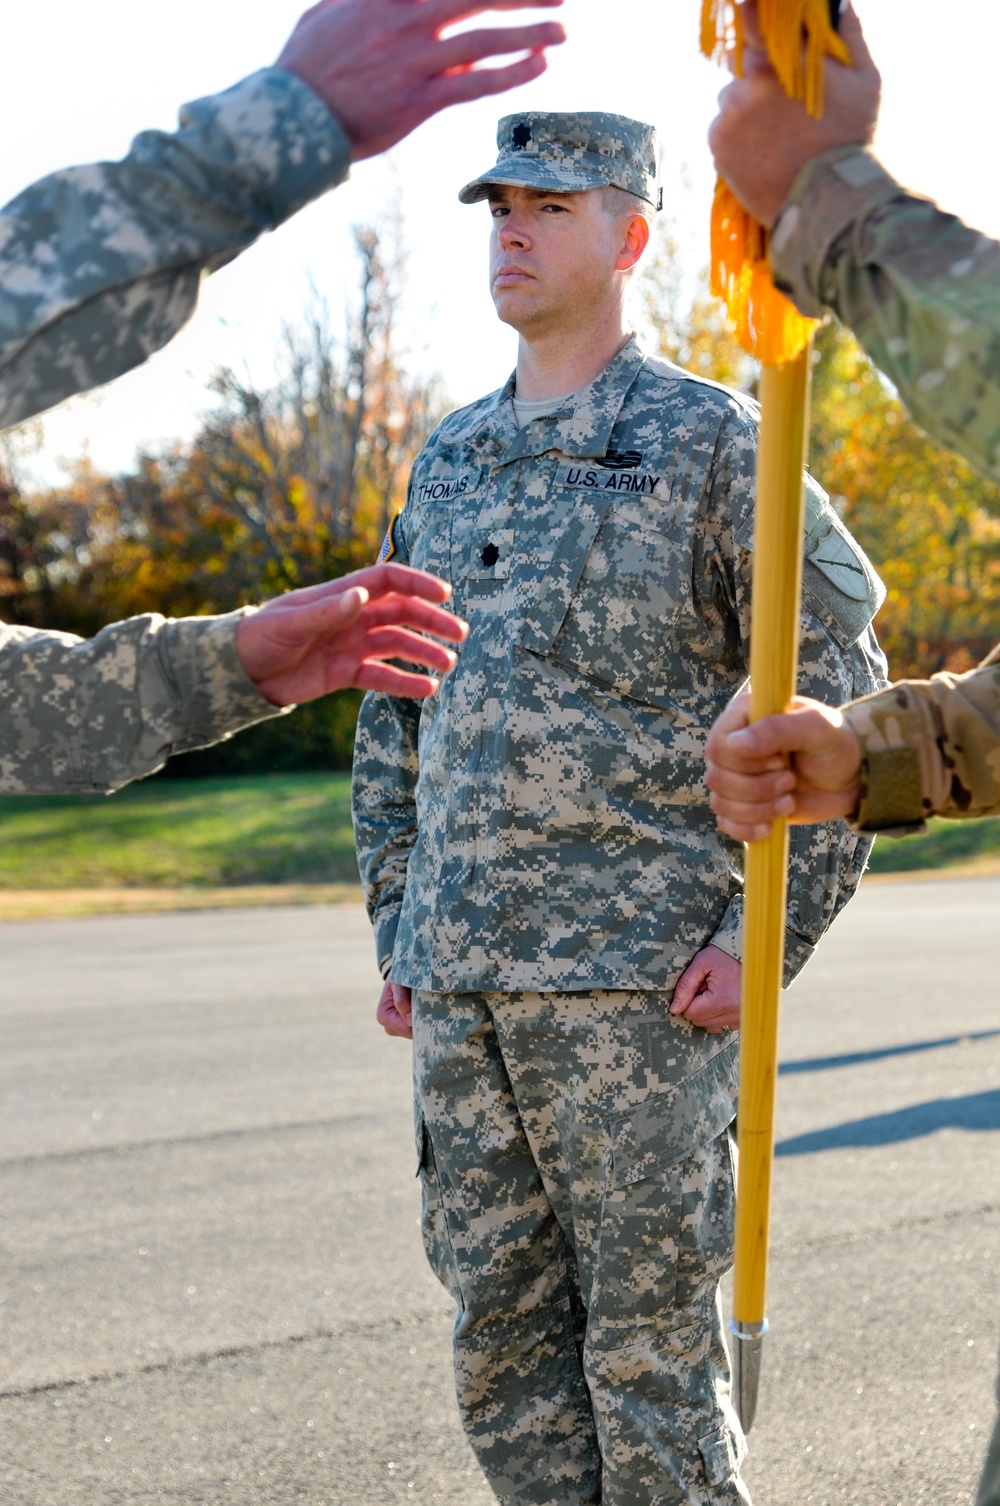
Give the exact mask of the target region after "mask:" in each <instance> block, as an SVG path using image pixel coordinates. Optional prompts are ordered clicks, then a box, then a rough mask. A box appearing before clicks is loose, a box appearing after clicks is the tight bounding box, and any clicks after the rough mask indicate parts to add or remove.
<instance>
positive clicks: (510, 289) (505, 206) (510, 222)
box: [489, 185, 622, 339]
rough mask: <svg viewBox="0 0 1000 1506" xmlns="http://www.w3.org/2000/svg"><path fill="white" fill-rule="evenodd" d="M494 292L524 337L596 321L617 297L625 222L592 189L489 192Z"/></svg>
mask: <svg viewBox="0 0 1000 1506" xmlns="http://www.w3.org/2000/svg"><path fill="white" fill-rule="evenodd" d="M489 204H490V213H491V215H492V216H493V229H492V234H491V236H490V292H491V293H492V294H493V302H494V304H495V305H496V311H497V314H498V315H499V317H500V318H501V319H502V320H503V322H504V323H505V324H510V325H512V326H513V327H514V329H516V330H517V331H518V332H519V334H521V335H523V336H524V337H525V338H528V339H530V338H532V336H540V335H543V334H545V333H547V332H549V331H551V330H554V329H558V328H560V327H561V326H563V325H567V326H568V325H574V326H575V327H577V328H579V326H580V323H581V321H582V322H583V323H584V325H586V324H588V323H591V322H593V323H595V324H596V323H597V322H598V321H599V320H601V319H602V318H603V316H604V314H605V311H606V309H607V307H608V306H609V304H610V303H613V301H614V299H615V298H616V297H617V296H618V288H619V268H618V262H619V259H620V251H621V244H622V227H621V223H620V222H616V221H615V220H614V219H613V218H612V217H611V216H610V215H608V214H607V213H606V212H605V210H604V208H603V205H602V200H601V193H600V190H596V191H594V192H591V193H541V192H539V191H538V190H537V189H532V188H513V187H505V186H502V185H497V186H496V187H494V188H492V189H491V190H490V200H489Z"/></svg>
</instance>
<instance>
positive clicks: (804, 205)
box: [771, 147, 1000, 478]
mask: <svg viewBox="0 0 1000 1506" xmlns="http://www.w3.org/2000/svg"><path fill="white" fill-rule="evenodd" d="M771 265H772V268H773V271H774V277H775V281H776V282H777V283H778V285H779V286H780V287H781V288H782V289H783V290H784V291H785V292H786V293H788V295H789V296H790V297H791V298H792V299H793V300H794V302H795V303H796V304H797V305H798V307H799V308H800V309H801V310H802V311H803V312H804V313H807V314H812V315H817V316H818V315H819V314H821V313H822V311H823V308H824V307H829V308H832V309H833V311H834V312H835V313H836V314H837V315H838V317H839V318H840V319H841V320H842V321H843V323H844V324H846V325H848V326H849V328H850V329H852V330H853V331H854V334H855V335H856V336H857V338H858V339H859V340H860V342H861V344H862V345H863V346H864V348H865V350H866V351H867V352H868V354H869V355H870V356H871V358H872V360H873V361H874V362H875V364H876V366H878V367H879V368H880V369H881V370H882V371H884V372H885V373H886V375H887V376H889V377H891V378H892V380H893V382H894V383H895V384H896V386H897V387H898V388H899V392H900V396H901V397H902V399H903V401H904V402H905V404H906V406H907V408H908V409H909V410H910V412H911V414H912V415H913V417H914V418H915V419H916V421H917V422H918V423H919V424H921V425H922V427H923V428H925V429H926V430H927V431H928V433H930V434H932V435H933V436H934V437H935V438H936V439H939V440H940V441H941V442H942V443H943V444H946V445H949V446H950V447H951V448H952V449H955V450H958V451H959V452H960V453H961V454H963V455H964V456H965V457H966V458H967V459H968V460H970V461H971V462H972V464H973V465H975V466H976V467H978V469H979V470H981V471H983V472H985V474H986V475H988V476H991V477H994V478H998V477H1000V365H998V363H997V359H996V351H997V346H998V342H1000V242H998V241H995V240H991V239H990V238H989V237H988V236H986V235H982V234H980V233H979V231H977V230H972V229H970V228H969V226H968V225H965V224H963V223H962V221H961V220H959V219H956V217H955V216H954V215H950V214H946V213H944V211H943V210H941V209H939V208H938V207H937V205H936V204H934V203H933V202H932V201H931V200H929V199H924V198H921V197H919V196H918V195H917V194H913V193H910V192H909V191H908V190H907V189H905V188H903V187H902V186H901V185H900V184H899V183H897V182H896V180H895V179H894V178H893V177H891V176H890V175H889V173H887V172H886V171H885V169H884V168H883V167H882V166H881V164H880V163H879V162H878V160H877V159H876V158H875V157H874V156H873V155H872V154H871V153H870V152H867V151H862V150H859V149H858V148H857V147H838V148H836V149H835V150H833V151H830V152H824V153H823V154H822V155H821V156H819V157H816V158H814V159H813V161H812V162H809V163H807V164H806V166H805V167H804V168H803V169H802V171H801V172H800V173H799V175H798V177H797V178H796V180H795V182H794V184H793V185H792V190H791V193H790V194H789V197H788V199H787V200H786V201H785V204H784V205H783V206H782V210H781V213H780V215H779V216H778V219H777V221H776V223H775V227H774V234H773V237H772V241H771Z"/></svg>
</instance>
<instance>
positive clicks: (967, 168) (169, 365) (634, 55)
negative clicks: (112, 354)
mask: <svg viewBox="0 0 1000 1506" xmlns="http://www.w3.org/2000/svg"><path fill="white" fill-rule="evenodd" d="M856 3H857V7H858V9H859V12H860V14H861V16H862V20H863V21H864V23H865V27H866V32H867V35H868V38H869V42H870V45H871V47H872V50H873V52H874V54H875V56H876V58H877V59H878V61H879V64H880V67H881V69H882V73H883V79H884V106H883V117H882V118H883V124H882V128H881V135H880V140H879V150H880V152H881V155H882V157H883V160H884V161H885V162H886V164H887V166H889V167H890V169H891V170H892V171H894V172H895V173H896V174H897V175H898V176H899V177H901V178H903V179H904V180H905V181H906V182H908V183H909V184H911V185H912V186H913V187H914V188H917V189H919V190H920V191H921V192H924V193H927V194H930V195H931V196H933V197H935V198H937V199H939V200H940V201H941V202H942V203H943V204H944V206H945V207H946V208H948V209H952V210H955V211H956V212H958V213H960V214H962V215H963V216H964V217H965V218H966V219H968V220H970V221H972V222H973V223H975V224H977V225H978V226H980V227H981V228H982V229H984V230H987V231H990V232H991V233H993V234H997V235H1000V194H998V191H997V187H996V174H995V172H994V171H993V164H994V161H995V157H996V149H995V145H994V142H995V138H996V136H997V125H996V110H995V98H996V78H995V68H996V58H997V57H998V56H1000V6H997V5H996V3H995V0H960V3H956V4H954V5H951V6H942V5H941V4H940V0H908V3H907V4H905V5H903V4H901V3H900V0H856ZM299 9H300V5H299V4H298V3H296V0H268V3H267V4H266V5H265V4H262V3H260V0H243V3H237V0H171V3H170V4H169V6H167V5H159V6H152V5H137V4H136V0H89V3H88V4H87V5H85V6H84V5H80V4H79V3H78V0H72V3H71V0H48V3H47V4H45V5H44V6H42V5H34V6H17V7H8V13H7V14H6V15H5V18H4V58H5V69H4V117H5V121H6V122H7V132H8V141H9V143H10V145H9V148H8V150H7V152H5V153H4V156H3V159H2V161H0V202H6V200H7V199H9V198H10V197H11V196H12V195H13V194H14V193H16V192H17V191H18V190H19V189H20V188H22V187H24V186H25V185H27V184H28V183H29V182H31V181H33V180H34V179H36V178H38V177H40V176H42V175H43V174H44V173H46V172H49V171H51V170H52V169H54V168H58V167H63V166H66V165H68V164H70V163H72V162H86V161H91V160H94V159H97V158H107V157H117V156H120V155H122V153H123V152H124V151H125V150H126V149H127V146H128V143H129V141H130V139H131V137H132V136H133V135H134V134H135V133H136V132H137V131H139V130H141V129H144V128H146V127H161V128H166V129H171V128H172V127H173V126H174V125H175V123H176V111H177V106H178V105H179V104H180V103H181V102H182V101H184V100H188V99H194V98H197V97H198V96H200V95H202V94H207V93H211V92H214V91H215V90H217V89H221V88H224V87H225V86H227V85H228V84H230V83H232V82H235V81H236V80H237V79H238V78H240V77H242V76H243V75H245V74H247V73H250V72H252V71H254V70H255V69H256V68H257V67H260V66H262V65H264V64H266V63H268V62H270V61H273V59H274V57H275V56H276V55H277V53H278V51H279V50H280V47H281V44H282V42H283V41H284V38H285V36H286V35H287V33H288V32H289V31H290V30H291V27H292V25H293V24H294V22H295V20H296V18H297V15H298V13H299ZM562 15H563V19H564V21H565V24H566V27H567V30H568V31H569V33H570V40H569V41H568V42H567V44H566V45H565V46H564V47H562V48H560V49H557V50H556V51H555V52H554V53H553V54H552V56H551V65H550V68H549V71H548V73H547V74H546V75H544V76H543V77H542V78H541V79H540V80H537V81H536V82H535V83H533V84H531V85H529V86H528V87H527V88H525V89H522V90H520V91H518V92H517V93H515V94H511V95H507V96H501V97H500V98H498V99H493V100H486V101H485V102H483V103H481V104H478V105H472V106H465V107H463V108H462V109H461V111H455V110H453V111H449V112H447V113H446V114H444V115H441V116H438V117H437V118H436V119H434V120H432V121H430V122H428V124H427V125H425V126H424V127H422V128H421V129H420V130H419V131H418V132H417V133H416V134H415V135H414V136H412V137H411V138H410V139H409V140H408V141H406V142H404V143H403V144H402V145H400V146H399V147H397V148H396V149H395V150H394V151H393V152H391V153H390V154H389V155H388V156H387V157H385V158H381V159H376V160H374V161H368V162H363V163H360V164H359V165H358V167H356V168H355V169H354V170H353V172H352V175H351V179H350V181H349V183H348V184H347V185H345V186H344V187H342V188H340V189H338V190H337V191H336V192H335V193H333V194H329V195H327V197H326V198H325V199H324V200H322V201H320V202H319V203H317V204H314V205H312V206H311V207H310V208H308V209H307V210H305V211H303V212H302V213H301V214H300V215H299V216H298V217H297V218H296V219H295V220H294V221H292V222H290V223H289V224H288V225H286V226H284V227H282V228H281V229H280V230H279V231H278V232H277V233H276V234H275V235H272V236H265V237H264V238H263V240H262V241H261V242H259V243H258V244H257V246H255V247H254V248H253V249H252V250H251V251H249V252H247V253H246V254H245V255H244V256H243V257H241V258H240V259H239V260H238V261H237V262H236V263H235V264H233V265H231V266H229V267H227V268H225V269H224V270H223V271H222V272H220V273H218V274H217V275H216V276H215V277H213V278H211V279H210V280H209V281H208V283H207V284H206V286H205V290H204V292H203V295H202V301H201V305H200V308H199V310H198V313H197V314H196V316H195V318H194V319H193V320H192V321H191V323H190V324H189V325H188V327H187V328H186V329H185V330H184V331H183V332H182V334H181V335H180V336H179V337H178V338H177V339H176V340H175V341H174V342H173V344H172V346H170V347H168V349H167V350H165V351H163V352H161V353H160V354H159V355H157V356H155V357H154V358H153V359H152V360H151V361H150V362H149V363H148V364H147V365H146V366H145V367H144V368H143V369H142V370H140V371H137V372H133V373H130V374H129V375H127V376H125V377H123V378H121V379H120V380H119V381H118V382H115V383H113V384H112V385H111V386H109V387H107V388H105V389H104V390H103V391H102V392H101V393H100V394H97V395H96V396H93V397H90V398H81V399H76V400H74V401H73V402H71V403H69V404H67V405H64V407H63V408H61V409H59V410H56V411H55V412H54V413H52V414H51V415H49V416H48V417H47V418H46V420H45V425H44V427H45V447H44V450H43V452H42V454H41V456H40V457H38V459H37V461H36V462H35V467H34V468H35V469H36V470H37V472H38V474H39V475H43V476H45V477H47V478H51V479H54V478H55V477H56V476H57V475H58V464H57V461H58V458H59V457H60V456H72V455H75V454H78V453H79V452H80V450H81V449H82V448H83V446H84V445H85V444H86V445H88V446H89V449H90V453H91V455H92V457H93V459H94V460H95V462H96V463H97V464H98V465H100V466H102V467H108V468H112V469H113V468H116V467H117V468H121V467H124V466H127V465H128V464H129V463H130V461H131V459H132V456H133V454H134V451H135V447H136V445H137V444H139V443H142V442H146V443H150V442H152V443H156V442H157V441H160V440H169V439H172V438H174V437H177V436H189V435H190V434H191V433H193V431H194V429H195V427H196V425H197V415H198V413H199V411H201V410H203V409H204V408H205V407H206V406H207V402H208V399H207V396H206V393H205V382H206V378H207V376H208V374H209V372H210V371H211V369H212V367H213V366H214V365H216V364H220V363H226V364H229V365H237V366H238V365H240V364H242V363H244V362H246V363H248V364H249V366H250V368H251V370H252V371H253V372H254V373H255V375H257V377H258V379H260V380H266V379H267V376H268V373H269V370H270V365H271V360H272V353H273V351H274V348H275V342H276V338H277V337H278V335H279V333H280V330H281V327H282V323H283V322H284V321H288V320H291V321H293V322H294V321H295V319H296V318H297V316H298V315H299V313H300V312H301V310H302V308H303V306H304V304H305V303H306V301H307V299H308V297H309V292H310V287H312V286H315V288H316V289H317V290H318V291H319V292H320V294H321V295H322V296H323V297H325V298H326V300H327V301H328V303H329V305H330V307H331V310H332V311H333V313H334V316H335V318H336V316H337V315H338V314H339V311H340V310H341V308H343V306H344V304H345V301H346V299H347V297H348V294H349V290H350V288H351V287H352V284H353V281H354V278H355V275H356V273H355V264H354V260H353V253H352V249H351V237H350V231H351V226H352V225H354V224H356V223H357V222H359V221H370V220H372V219H374V218H377V217H378V216H379V214H380V213H381V212H382V211H383V209H384V207H385V205H386V203H387V201H389V200H390V199H391V198H392V196H393V195H394V194H396V193H397V192H398V193H399V194H400V195H401V200H402V207H403V214H404V219H405V226H406V232H405V233H406V240H407V242H408V245H409V247H410V248H411V257H410V263H409V289H408V302H409V311H410V319H411V323H412V327H413V330H414V336H413V341H412V345H413V353H412V357H411V359H412V362H413V364H414V365H419V366H422V367H424V368H426V369H435V370H438V371H440V372H441V373H442V375H443V377H444V380H445V384H446V387H447V390H448V392H449V394H450V396H451V398H452V400H453V401H455V402H466V401H469V400H471V399H472V398H474V397H477V396H479V395H481V394H482V393H484V392H486V391H489V390H490V389H492V388H494V387H496V386H498V385H499V384H500V383H501V382H502V381H503V380H504V379H505V377H506V375H507V373H508V371H509V370H510V368H511V366H512V365H513V360H514V336H513V334H512V332H511V331H510V330H509V329H507V328H506V327H504V326H501V325H499V324H498V323H497V321H496V319H495V317H494V314H493V309H492V304H491V302H490V299H489V295H488V292H487V288H486V279H485V265H486V258H485V250H486V239H487V235H488V215H487V210H486V208H485V206H483V205H477V206H473V207H470V208H463V207H462V206H461V205H460V204H459V203H458V201H457V198H456V193H457V190H458V188H459V187H461V185H462V184H463V183H464V182H466V181H467V180H468V179H469V178H472V177H474V176H476V175H477V174H478V173H480V172H482V171H483V170H484V169H485V168H486V167H487V166H489V165H490V164H491V163H492V162H493V160H494V158H495V127H496V119H497V117H498V116H499V115H500V114H505V113H507V112H509V111H513V110H517V109H530V108H535V109H556V110H561V109H588V110H593V109H606V110H614V111H620V112H623V113H626V114H630V115H633V116H637V117H639V118H641V119H645V120H651V121H654V122H655V123H656V124H657V126H658V127H659V128H660V133H661V138H662V141H663V182H664V188H665V201H666V205H667V209H668V211H669V212H670V213H671V215H672V216H673V218H674V220H675V222H676V224H677V228H678V231H679V236H680V241H681V245H682V249H683V251H684V254H685V257H686V258H687V259H688V261H689V263H690V266H691V267H692V268H696V267H698V266H700V265H701V264H702V263H703V262H704V260H705V258H706V254H707V253H706V240H707V220H708V204H709V199H710V194H711V184H712V176H713V175H712V169H711V164H710V160H709V156H708V152H707V149H706V146H705V131H706V128H707V125H708V122H709V121H710V119H711V117H712V115H713V114H714V105H715V98H716V95H717V93H718V90H719V88H720V87H721V86H722V84H723V83H724V77H723V75H722V74H720V72H719V71H718V70H717V69H716V68H714V67H712V66H711V65H709V64H707V63H704V62H703V61H702V60H700V59H699V57H698V56H697V46H696V38H697V22H698V3H697V0H619V3H617V4H612V3H609V0H566V3H565V5H564V7H563V12H562ZM514 19H515V18H514V17H503V18H501V23H502V22H503V21H506V20H514Z"/></svg>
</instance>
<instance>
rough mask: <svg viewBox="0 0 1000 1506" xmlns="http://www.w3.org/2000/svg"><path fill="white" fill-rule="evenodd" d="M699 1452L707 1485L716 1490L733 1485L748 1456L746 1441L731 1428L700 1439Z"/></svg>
mask: <svg viewBox="0 0 1000 1506" xmlns="http://www.w3.org/2000/svg"><path fill="white" fill-rule="evenodd" d="M698 1450H699V1452H700V1454H701V1462H702V1464H703V1465H704V1468H705V1481H706V1484H708V1485H710V1486H715V1487H716V1488H718V1487H720V1486H723V1485H731V1484H732V1483H733V1481H734V1480H735V1479H736V1476H737V1475H738V1474H739V1472H740V1468H741V1466H742V1464H743V1460H744V1459H745V1458H746V1454H747V1446H746V1440H745V1439H744V1438H742V1437H741V1436H739V1435H737V1434H736V1433H734V1432H732V1431H731V1429H729V1428H722V1429H720V1431H719V1432H717V1433H709V1434H708V1436H707V1437H705V1438H699V1439H698ZM713 1499H714V1497H713ZM726 1499H727V1500H728V1499H729V1497H728V1496H727V1497H726Z"/></svg>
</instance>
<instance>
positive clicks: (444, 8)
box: [404, 0, 563, 31]
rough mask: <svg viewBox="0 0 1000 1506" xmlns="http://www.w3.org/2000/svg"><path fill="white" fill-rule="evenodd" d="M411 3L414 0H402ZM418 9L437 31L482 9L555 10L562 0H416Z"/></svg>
mask: <svg viewBox="0 0 1000 1506" xmlns="http://www.w3.org/2000/svg"><path fill="white" fill-rule="evenodd" d="M404 3H406V4H410V5H413V4H414V3H415V0H404ZM418 3H419V5H420V10H421V11H422V12H423V13H424V16H425V17H426V20H427V22H428V23H429V24H430V25H431V26H433V27H434V28H435V29H436V30H437V31H441V30H443V29H444V28H445V27H446V26H457V25H458V24H459V22H460V21H467V20H468V19H469V17H470V16H479V15H482V13H483V11H484V10H556V9H558V7H559V6H561V5H562V3H563V0H490V3H489V4H488V5H487V4H482V3H480V4H478V5H477V4H475V0H418Z"/></svg>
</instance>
